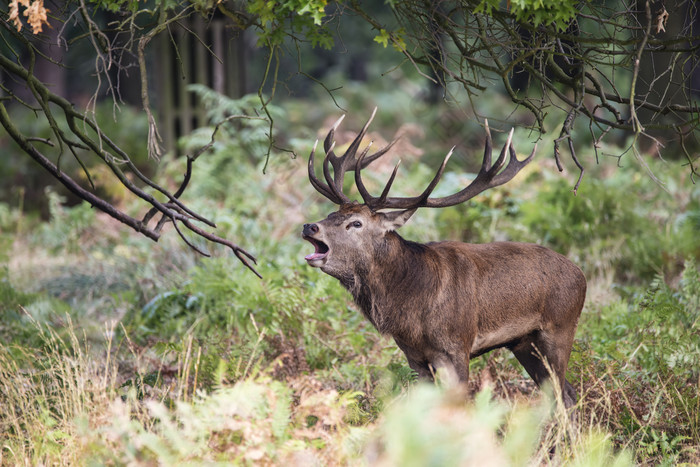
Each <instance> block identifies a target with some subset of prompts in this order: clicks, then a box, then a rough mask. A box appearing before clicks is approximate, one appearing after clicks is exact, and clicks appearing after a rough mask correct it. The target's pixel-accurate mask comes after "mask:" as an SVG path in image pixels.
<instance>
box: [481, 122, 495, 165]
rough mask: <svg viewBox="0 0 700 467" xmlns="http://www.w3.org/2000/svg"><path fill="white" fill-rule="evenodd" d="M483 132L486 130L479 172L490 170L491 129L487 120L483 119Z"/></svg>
mask: <svg viewBox="0 0 700 467" xmlns="http://www.w3.org/2000/svg"><path fill="white" fill-rule="evenodd" d="M484 130H486V142H485V143H484V160H483V161H482V162H481V170H480V172H483V171H487V170H489V169H490V168H491V154H493V142H492V140H491V129H490V128H489V121H488V119H486V118H485V119H484Z"/></svg>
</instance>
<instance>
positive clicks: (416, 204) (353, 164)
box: [309, 107, 537, 211]
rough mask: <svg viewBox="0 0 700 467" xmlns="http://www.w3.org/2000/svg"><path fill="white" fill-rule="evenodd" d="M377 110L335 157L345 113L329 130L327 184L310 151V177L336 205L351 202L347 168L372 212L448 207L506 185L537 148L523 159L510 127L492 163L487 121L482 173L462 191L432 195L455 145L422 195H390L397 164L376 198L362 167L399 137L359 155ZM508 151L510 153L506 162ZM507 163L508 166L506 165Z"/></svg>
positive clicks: (326, 163) (313, 183)
mask: <svg viewBox="0 0 700 467" xmlns="http://www.w3.org/2000/svg"><path fill="white" fill-rule="evenodd" d="M376 111H377V109H376V107H375V109H374V111H373V112H372V115H371V116H370V118H369V120H368V121H367V123H366V124H365V126H364V127H363V128H362V131H360V133H359V134H358V135H357V137H356V138H355V139H354V140H353V142H352V144H351V145H350V147H349V148H348V150H347V151H346V152H345V154H344V155H343V156H342V157H338V156H336V155H335V153H334V152H333V148H334V146H335V142H334V141H333V135H334V133H335V130H336V129H337V128H338V125H340V122H342V121H343V118H344V117H345V116H343V117H341V118H340V119H338V121H337V122H336V123H335V124H334V125H333V127H332V128H331V130H330V131H329V132H328V136H326V140H325V141H324V148H325V150H326V158H325V159H324V161H323V174H324V177H325V179H326V184H324V183H323V182H321V181H320V180H319V179H318V178H317V177H316V175H315V172H314V152H315V150H316V145H314V149H313V150H312V151H311V156H310V157H309V180H310V181H311V184H312V185H313V186H314V188H316V190H317V191H318V192H319V193H321V194H322V195H323V196H325V197H326V198H328V199H330V200H331V201H333V202H334V203H336V204H346V203H350V202H351V201H350V198H348V197H347V196H346V195H345V194H344V193H343V191H342V189H343V179H344V177H345V172H346V171H347V170H348V169H353V168H354V170H355V185H356V186H357V189H358V191H359V192H360V195H361V196H362V199H363V200H364V202H365V204H366V205H367V206H369V207H370V208H371V209H372V210H373V211H378V210H380V209H417V208H421V207H428V208H442V207H447V206H454V205H455V204H460V203H463V202H465V201H467V200H469V199H471V198H473V197H474V196H476V195H478V194H479V193H481V192H482V191H485V190H488V189H489V188H493V187H497V186H499V185H503V184H504V183H506V182H508V181H509V180H511V179H512V178H513V177H515V175H516V174H517V173H518V172H519V171H520V170H521V169H522V168H523V167H525V166H526V165H527V164H528V163H529V162H530V160H532V158H533V157H534V155H535V151H536V150H537V144H535V147H534V148H533V149H532V153H530V155H529V156H528V157H527V158H525V159H524V160H522V161H519V160H518V158H517V156H516V154H515V148H514V147H513V143H512V139H513V130H512V129H511V130H510V133H509V134H508V140H507V141H506V144H505V145H504V146H503V149H502V150H501V154H500V155H499V156H498V159H496V162H495V163H494V164H493V165H492V164H491V155H492V152H493V147H492V146H493V144H492V141H491V131H490V129H489V123H488V121H486V122H485V125H484V127H485V129H486V145H485V148H484V159H483V161H482V163H481V169H480V170H479V173H478V174H477V176H476V178H475V179H474V180H472V182H471V183H470V184H469V185H467V186H466V187H465V188H464V189H463V190H461V191H459V192H457V193H454V194H452V195H449V196H445V197H443V198H430V194H431V193H432V192H433V190H434V189H435V187H436V186H437V184H438V182H439V181H440V177H442V174H443V172H444V171H445V166H446V165H447V161H448V160H449V159H450V156H452V152H453V151H454V149H455V148H454V147H453V148H452V149H451V150H450V152H448V153H447V155H446V156H445V159H444V160H443V161H442V165H440V168H439V169H438V171H437V173H436V174H435V177H433V180H432V181H431V182H430V184H429V185H428V187H427V188H426V189H425V190H424V191H423V193H421V194H420V195H418V196H414V197H406V198H399V197H388V194H389V190H390V189H391V185H392V184H393V183H394V178H395V177H396V172H397V171H398V168H399V164H396V167H394V171H393V172H392V173H391V177H389V181H388V182H387V184H386V186H385V187H384V189H383V190H382V194H381V195H380V196H378V197H375V196H372V195H371V194H370V193H369V192H368V191H367V188H365V185H364V183H363V182H362V169H364V168H365V167H367V166H368V165H369V164H370V163H371V162H373V161H375V160H376V159H377V158H379V157H380V156H382V155H384V154H386V152H387V151H388V150H389V149H391V147H392V146H393V145H394V143H395V142H396V140H394V141H392V142H391V143H389V144H388V145H387V146H386V147H384V148H383V149H381V150H379V151H377V152H376V153H374V154H372V155H371V156H369V157H365V156H366V155H367V153H368V152H369V149H370V147H371V143H370V144H369V145H368V146H367V148H366V149H365V150H364V151H362V153H361V154H360V156H359V157H356V152H357V148H358V147H359V145H360V141H361V140H362V138H363V137H364V135H365V132H366V131H367V127H368V126H369V124H370V122H371V121H372V119H373V118H374V115H375V113H376ZM316 143H318V141H316ZM506 153H508V155H509V158H508V163H507V164H506ZM329 163H330V164H331V165H332V166H333V177H331V174H330V168H329ZM504 164H505V168H503V166H504ZM501 169H503V170H501Z"/></svg>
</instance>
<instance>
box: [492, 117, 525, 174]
mask: <svg viewBox="0 0 700 467" xmlns="http://www.w3.org/2000/svg"><path fill="white" fill-rule="evenodd" d="M513 131H515V128H511V129H510V133H508V140H506V144H505V145H503V149H501V153H500V154H499V155H498V159H496V163H495V164H493V167H491V168H490V169H488V173H489V178H493V177H495V176H496V174H498V171H499V170H501V168H503V163H504V162H505V161H506V152H507V151H508V148H511V147H513V143H512V141H513ZM513 159H515V160H517V159H518V158H517V157H515V149H513V152H512V153H511V154H510V160H509V161H508V164H509V165H510V163H511V162H512V161H513ZM513 175H515V174H513Z"/></svg>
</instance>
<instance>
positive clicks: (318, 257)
mask: <svg viewBox="0 0 700 467" xmlns="http://www.w3.org/2000/svg"><path fill="white" fill-rule="evenodd" d="M303 238H304V240H306V241H307V242H309V243H311V244H312V245H313V246H314V249H315V251H314V252H313V253H311V254H310V255H306V256H304V259H305V260H306V261H308V263H309V264H310V265H311V266H317V265H320V264H318V262H323V261H325V259H326V257H327V256H328V252H329V251H330V248H328V245H326V244H325V243H323V242H322V241H321V240H316V239H315V238H313V237H309V236H308V235H304V237H303ZM314 263H316V264H314Z"/></svg>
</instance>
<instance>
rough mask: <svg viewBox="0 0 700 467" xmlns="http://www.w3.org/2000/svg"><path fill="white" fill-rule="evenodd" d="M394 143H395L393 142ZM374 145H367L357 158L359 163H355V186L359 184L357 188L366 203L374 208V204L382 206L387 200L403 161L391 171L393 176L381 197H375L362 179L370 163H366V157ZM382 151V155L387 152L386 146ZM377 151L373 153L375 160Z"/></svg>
mask: <svg viewBox="0 0 700 467" xmlns="http://www.w3.org/2000/svg"><path fill="white" fill-rule="evenodd" d="M392 144H393V143H392ZM371 146H372V142H370V143H369V145H367V148H365V150H364V151H362V153H361V154H360V157H358V158H357V163H356V164H355V186H357V190H358V191H359V192H360V196H362V199H363V200H364V202H365V204H367V205H368V206H370V207H372V208H374V206H381V205H382V204H383V203H384V202H385V201H386V197H387V195H388V194H389V190H390V189H391V185H392V184H393V183H394V179H395V178H396V172H397V171H398V170H399V164H401V161H400V160H399V162H398V163H397V164H396V167H394V171H393V172H392V173H391V177H389V181H388V182H387V184H386V185H385V186H384V190H382V194H381V196H380V197H379V198H375V197H374V196H372V195H370V194H369V191H367V188H366V187H365V184H364V182H363V181H362V169H363V168H365V167H367V165H368V164H369V163H364V158H365V156H366V155H367V153H368V152H369V149H370V147H371ZM380 152H382V154H380V156H381V155H383V154H384V153H386V148H384V149H382V150H381V151H380ZM375 156H376V153H375V154H373V155H372V157H374V160H376V159H377V157H375Z"/></svg>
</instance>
